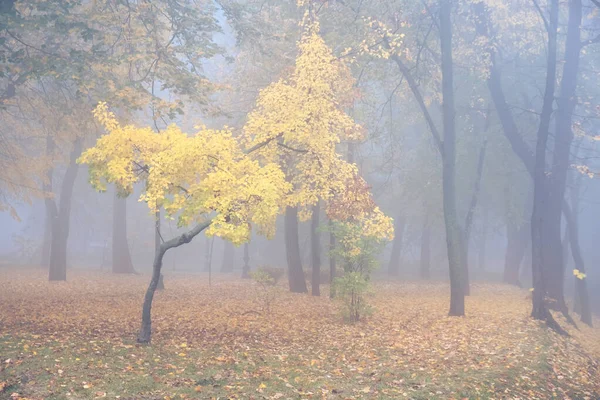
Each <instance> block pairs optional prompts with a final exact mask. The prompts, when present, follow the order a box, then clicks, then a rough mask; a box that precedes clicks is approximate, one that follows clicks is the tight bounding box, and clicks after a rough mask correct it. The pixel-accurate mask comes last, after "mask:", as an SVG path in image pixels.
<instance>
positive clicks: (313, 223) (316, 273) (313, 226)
mask: <svg viewBox="0 0 600 400" xmlns="http://www.w3.org/2000/svg"><path fill="white" fill-rule="evenodd" d="M320 218H321V207H320V206H319V204H318V203H317V204H316V205H315V206H313V209H312V218H311V220H310V250H311V255H312V285H311V292H312V295H313V296H320V295H321V290H320V284H321V235H319V232H318V228H319V222H320Z"/></svg>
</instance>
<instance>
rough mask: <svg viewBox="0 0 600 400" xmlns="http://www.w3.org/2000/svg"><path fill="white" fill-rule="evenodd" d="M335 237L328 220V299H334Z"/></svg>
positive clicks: (331, 224) (330, 222) (331, 223)
mask: <svg viewBox="0 0 600 400" xmlns="http://www.w3.org/2000/svg"><path fill="white" fill-rule="evenodd" d="M334 251H335V235H334V234H333V222H332V221H331V220H329V298H331V299H333V298H334V297H335V289H334V287H333V281H334V279H335V272H336V271H335V270H336V265H335V255H334V254H333V253H334Z"/></svg>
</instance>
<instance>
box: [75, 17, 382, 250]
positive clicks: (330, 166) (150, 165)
mask: <svg viewBox="0 0 600 400" xmlns="http://www.w3.org/2000/svg"><path fill="white" fill-rule="evenodd" d="M317 29H318V24H312V25H310V26H309V27H308V29H307V30H306V33H305V35H304V36H303V38H302V40H301V41H300V43H299V56H298V58H297V60H296V67H295V70H294V72H293V74H292V76H291V77H290V78H289V79H288V80H280V81H278V82H276V83H273V84H272V85H270V86H269V87H267V88H266V89H265V90H263V91H262V92H261V94H260V96H259V98H258V101H257V107H256V110H255V111H253V112H252V113H251V114H250V115H249V118H248V121H247V124H246V126H245V128H244V132H243V135H242V137H241V138H239V139H238V138H235V137H234V136H233V134H232V131H231V130H230V129H228V128H227V127H225V128H223V129H221V130H211V129H206V128H203V127H200V128H198V129H199V130H198V132H196V133H195V134H193V135H187V134H185V133H184V132H182V131H181V129H180V128H179V127H177V126H176V125H170V126H169V127H167V128H166V129H165V130H163V131H162V132H160V133H156V132H154V131H153V130H152V129H151V128H148V127H146V128H138V127H136V126H133V125H125V126H122V125H121V124H119V123H118V121H117V120H116V118H115V116H114V115H113V114H112V113H111V112H110V111H109V110H108V107H107V105H106V104H105V103H100V104H99V105H98V107H97V108H96V110H95V111H94V115H95V117H96V119H97V120H98V121H100V122H101V123H102V125H103V126H104V128H105V129H106V131H107V132H108V135H105V136H104V137H102V138H100V139H99V140H98V142H97V144H96V146H95V147H94V148H92V149H89V150H87V151H86V152H85V153H84V154H83V155H82V157H81V158H80V160H79V162H82V163H86V164H89V165H90V180H91V183H92V185H94V186H95V187H96V188H98V189H100V190H104V189H105V188H106V183H107V182H110V183H115V184H117V186H118V187H119V188H120V190H121V191H122V192H123V193H124V194H130V193H132V191H133V186H134V184H135V183H136V182H139V181H143V182H145V190H144V192H143V194H142V195H141V197H140V200H141V201H145V202H146V203H147V204H148V205H149V207H150V210H151V211H152V212H155V211H156V210H157V209H158V208H161V207H162V208H164V209H165V211H166V213H167V215H168V216H170V217H175V216H177V218H178V220H179V224H180V225H188V224H191V223H197V222H200V221H202V220H205V219H206V218H209V217H210V218H212V223H211V225H210V227H209V228H208V230H207V234H208V235H217V236H221V237H225V238H227V239H229V240H231V241H232V242H234V243H237V244H239V243H242V242H244V241H246V240H248V238H249V234H250V225H251V224H255V225H256V226H258V228H259V230H260V232H261V233H263V234H266V235H268V236H269V235H272V234H273V233H274V228H275V219H276V217H277V215H278V214H279V213H280V212H281V210H282V209H283V208H284V207H286V206H299V207H300V209H301V216H302V217H303V218H304V219H307V218H309V217H310V211H309V210H310V206H312V205H314V204H316V203H317V202H318V201H319V199H322V200H324V201H325V202H330V203H331V204H332V205H334V206H333V207H328V210H334V209H337V210H338V212H333V211H332V212H331V213H330V214H331V217H333V218H336V219H340V220H349V219H351V220H352V222H353V223H356V224H358V225H359V226H361V227H363V229H364V230H365V234H367V235H373V236H377V237H379V238H391V236H392V235H393V233H392V232H393V228H392V223H391V219H390V218H388V217H386V216H385V215H384V214H383V213H382V212H381V211H380V210H379V209H378V208H377V207H376V206H375V204H374V202H373V201H372V199H371V195H370V193H369V192H368V188H367V187H366V185H365V184H364V181H363V180H362V178H360V177H359V176H358V171H357V168H356V166H355V165H353V164H350V163H348V162H346V161H345V160H343V158H342V157H341V156H340V155H339V154H338V153H337V151H336V145H337V144H338V143H339V142H340V141H341V140H348V139H356V138H358V137H359V135H360V134H361V129H360V127H359V126H358V125H357V124H356V123H355V122H354V121H353V119H352V118H351V117H350V116H349V115H347V114H346V113H345V112H344V111H343V110H342V105H343V104H346V103H348V102H349V101H350V99H351V98H352V97H353V94H352V91H353V81H352V77H351V75H350V72H349V71H348V69H347V68H346V66H345V65H344V64H343V63H341V62H339V60H337V59H336V58H335V57H334V56H333V54H332V52H331V50H330V49H329V48H328V47H327V46H326V45H325V43H324V42H323V40H322V39H321V37H320V36H319V35H318V33H317ZM242 144H244V145H245V146H247V148H248V149H251V150H249V151H244V150H243V147H242ZM356 182H362V183H363V184H362V185H360V184H359V185H357V184H355V183H356ZM357 188H359V190H357ZM350 206H351V207H350ZM344 207H350V208H347V209H348V210H352V211H353V212H352V213H340V212H339V210H340V209H342V208H344Z"/></svg>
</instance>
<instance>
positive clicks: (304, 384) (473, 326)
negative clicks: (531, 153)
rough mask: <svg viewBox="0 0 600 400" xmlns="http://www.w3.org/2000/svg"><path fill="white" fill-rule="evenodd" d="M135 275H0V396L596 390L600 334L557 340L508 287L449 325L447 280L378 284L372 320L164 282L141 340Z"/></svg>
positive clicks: (479, 298)
mask: <svg viewBox="0 0 600 400" xmlns="http://www.w3.org/2000/svg"><path fill="white" fill-rule="evenodd" d="M147 280H148V277H146V276H122V275H111V274H108V273H93V272H80V271H71V272H70V275H69V281H68V282H60V283H49V282H47V281H46V276H45V273H44V271H32V270H27V271H17V270H15V269H10V270H7V269H4V270H0V285H1V287H2V290H1V291H0V362H1V363H2V364H1V366H0V388H1V389H0V399H4V398H7V399H9V398H28V399H42V398H44V399H52V398H57V399H59V398H60V399H64V398H71V399H95V398H104V397H107V398H117V396H118V398H120V399H153V400H154V399H182V398H190V399H197V398H202V399H211V398H215V399H216V398H221V399H223V398H232V399H299V398H301V399H308V398H314V399H377V398H378V399H395V398H407V399H435V398H439V399H450V398H453V399H463V398H472V399H477V398H483V399H487V398H493V399H501V398H502V399H504V398H510V399H549V398H557V399H569V398H570V399H586V398H589V399H596V398H598V396H600V372H599V369H598V363H597V360H598V357H600V330H598V329H592V328H588V327H586V326H580V327H579V328H580V330H575V329H573V328H569V330H570V332H571V334H572V336H571V337H569V338H565V337H560V336H558V335H556V334H555V333H553V332H551V331H549V330H548V329H547V328H545V327H543V326H542V325H541V324H540V323H538V322H536V321H533V320H531V319H530V318H529V311H530V303H529V301H528V300H527V299H526V296H527V292H526V291H523V290H519V289H516V288H513V287H508V286H503V285H491V284H489V285H488V284H473V285H472V286H473V287H472V292H473V294H472V296H470V297H468V298H467V316H466V317H464V318H451V317H447V315H446V313H447V310H448V297H449V289H448V286H447V285H446V284H443V283H392V284H390V283H385V284H384V283H378V284H376V285H375V289H376V290H375V292H376V295H375V296H374V297H373V298H372V299H371V301H372V303H373V305H374V306H375V312H374V314H373V315H372V316H371V317H370V318H369V319H368V320H366V321H364V322H361V323H359V324H356V325H345V324H343V323H342V322H341V320H340V317H339V316H338V314H337V313H336V308H335V304H334V303H332V302H331V301H330V300H329V299H328V298H327V297H326V295H324V296H323V297H320V298H315V297H311V296H309V295H302V294H292V293H288V292H287V291H286V290H285V289H284V288H280V289H278V290H277V289H276V290H277V295H276V297H275V300H274V302H273V304H272V307H271V309H272V311H271V312H270V313H268V314H264V313H259V312H255V310H258V309H260V302H259V301H257V297H260V292H257V291H258V290H260V289H258V288H257V287H256V286H255V285H253V284H252V282H250V281H242V280H236V279H232V278H230V279H223V278H219V279H217V281H216V283H214V284H213V285H212V286H210V287H209V286H208V283H207V280H206V277H205V276H203V275H183V274H170V275H167V276H166V279H165V284H166V287H167V289H166V290H165V291H161V292H158V293H157V295H156V296H155V301H154V306H153V310H152V313H153V339H152V345H151V346H140V345H137V344H136V343H135V335H136V333H137V329H138V328H139V322H140V321H139V320H140V316H141V303H142V299H143V295H144V293H145V289H146V285H147ZM561 323H562V324H563V326H566V325H565V324H566V322H565V321H561ZM579 325H581V324H579ZM597 325H599V324H598V323H597Z"/></svg>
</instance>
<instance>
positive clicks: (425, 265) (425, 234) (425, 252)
mask: <svg viewBox="0 0 600 400" xmlns="http://www.w3.org/2000/svg"><path fill="white" fill-rule="evenodd" d="M430 268H431V226H430V225H429V217H428V216H425V218H424V220H423V229H422V231H421V265H420V268H419V273H420V275H421V279H429V278H430V277H431V272H430Z"/></svg>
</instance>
